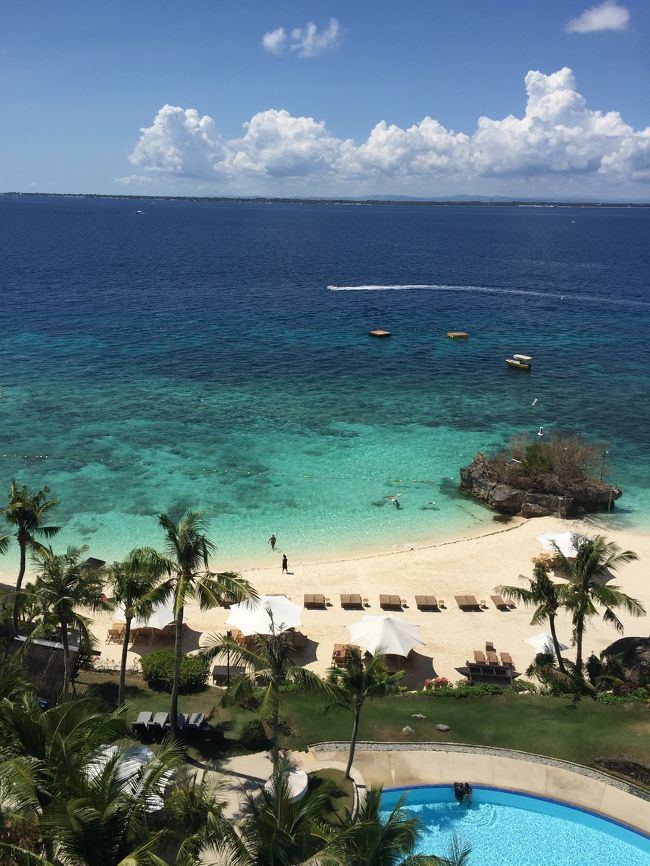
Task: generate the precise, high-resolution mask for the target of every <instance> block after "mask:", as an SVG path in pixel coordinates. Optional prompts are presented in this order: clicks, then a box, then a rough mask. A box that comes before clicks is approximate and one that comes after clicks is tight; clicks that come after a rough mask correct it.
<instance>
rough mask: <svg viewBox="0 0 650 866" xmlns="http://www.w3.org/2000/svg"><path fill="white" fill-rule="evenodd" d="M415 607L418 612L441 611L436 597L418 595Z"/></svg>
mask: <svg viewBox="0 0 650 866" xmlns="http://www.w3.org/2000/svg"><path fill="white" fill-rule="evenodd" d="M415 605H416V607H417V609H418V610H440V607H439V606H438V599H437V598H436V597H435V595H416V596H415Z"/></svg>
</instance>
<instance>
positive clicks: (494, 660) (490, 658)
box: [485, 650, 499, 665]
mask: <svg viewBox="0 0 650 866" xmlns="http://www.w3.org/2000/svg"><path fill="white" fill-rule="evenodd" d="M485 655H486V656H487V662H488V664H489V665H498V664H499V657H498V656H497V654H496V653H495V652H494V650H488V651H487V652H486V653H485Z"/></svg>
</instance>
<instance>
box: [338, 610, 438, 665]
mask: <svg viewBox="0 0 650 866" xmlns="http://www.w3.org/2000/svg"><path fill="white" fill-rule="evenodd" d="M348 628H349V629H350V641H351V642H352V643H354V644H358V645H359V646H361V647H363V648H364V649H365V650H367V651H368V652H369V653H371V654H372V655H374V654H375V653H376V652H378V651H382V652H384V653H387V654H388V655H396V656H403V657H404V658H406V656H407V655H408V654H409V653H410V652H411V650H412V649H413V647H414V646H417V645H418V644H421V643H422V641H421V640H420V626H419V625H413V623H410V622H404V621H403V620H401V619H396V618H395V617H394V616H388V615H386V616H364V617H363V618H362V619H360V620H359V622H355V623H353V624H352V625H349V626H348Z"/></svg>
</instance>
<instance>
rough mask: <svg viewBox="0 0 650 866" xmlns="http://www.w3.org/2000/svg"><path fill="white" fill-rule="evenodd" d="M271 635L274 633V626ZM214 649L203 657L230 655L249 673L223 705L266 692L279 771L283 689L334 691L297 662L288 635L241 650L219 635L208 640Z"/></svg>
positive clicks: (264, 711)
mask: <svg viewBox="0 0 650 866" xmlns="http://www.w3.org/2000/svg"><path fill="white" fill-rule="evenodd" d="M271 629H272V632H275V629H274V627H273V624H272V626H271ZM209 642H210V643H211V646H210V647H209V648H208V649H206V650H204V655H205V656H206V657H207V658H209V659H212V658H214V657H215V656H217V655H229V656H230V659H231V661H232V662H233V664H235V665H243V666H245V667H246V669H247V670H246V672H245V673H243V674H241V676H238V677H237V678H236V679H235V680H233V682H232V683H231V685H230V688H229V689H228V690H227V691H226V693H225V694H224V696H223V699H222V703H223V705H224V706H236V705H239V704H243V703H245V702H247V701H248V700H250V698H252V697H253V696H254V694H255V692H256V691H257V690H258V689H259V688H260V687H262V688H263V689H264V693H263V697H262V701H261V704H260V707H259V715H260V717H261V718H262V719H268V721H269V724H270V727H271V755H272V758H273V770H274V772H277V771H278V769H279V762H280V710H281V707H282V689H283V687H284V686H286V685H288V684H291V685H295V686H296V687H297V688H299V689H301V690H303V691H311V692H315V693H317V694H322V695H324V696H330V695H331V690H330V689H329V687H328V685H327V683H325V682H324V681H323V680H322V679H321V678H320V677H319V676H318V675H317V674H315V673H313V671H309V670H307V669H306V668H302V667H300V666H299V665H296V664H295V663H294V650H293V646H292V643H291V636H290V633H289V632H286V631H284V632H279V631H278V632H277V633H272V634H268V635H266V634H260V635H256V636H255V638H254V640H253V643H252V646H251V647H242V646H240V645H239V644H238V643H237V642H236V641H234V640H232V638H229V637H227V636H221V635H216V636H213V637H211V638H210V639H209Z"/></svg>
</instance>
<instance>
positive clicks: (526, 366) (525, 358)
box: [506, 355, 533, 370]
mask: <svg viewBox="0 0 650 866" xmlns="http://www.w3.org/2000/svg"><path fill="white" fill-rule="evenodd" d="M532 360H533V359H532V357H531V356H530V355H513V356H512V358H506V364H507V365H508V366H509V367H514V368H515V370H530V368H531V366H532V364H531V362H532Z"/></svg>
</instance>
